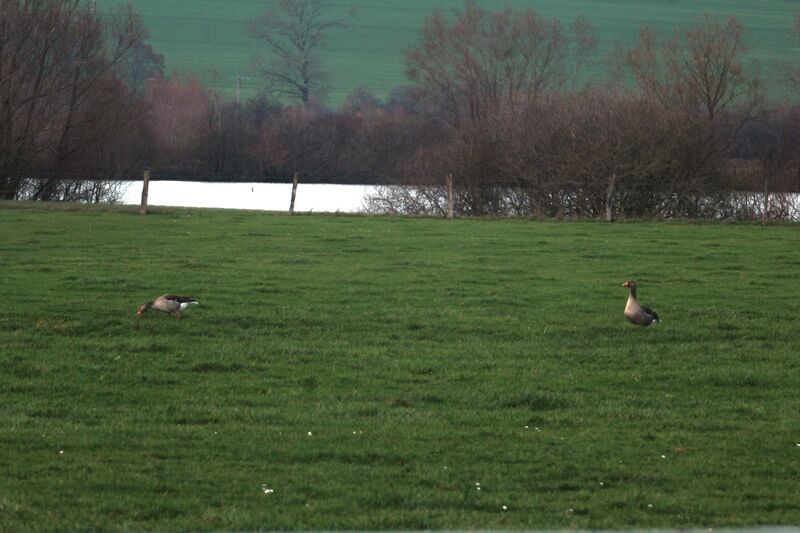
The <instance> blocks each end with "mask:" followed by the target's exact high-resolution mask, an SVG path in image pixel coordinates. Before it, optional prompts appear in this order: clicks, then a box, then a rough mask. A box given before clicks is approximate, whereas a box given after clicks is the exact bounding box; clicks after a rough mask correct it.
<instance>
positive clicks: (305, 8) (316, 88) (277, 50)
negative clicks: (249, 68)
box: [249, 0, 343, 103]
mask: <svg viewBox="0 0 800 533" xmlns="http://www.w3.org/2000/svg"><path fill="white" fill-rule="evenodd" d="M275 3H276V4H277V6H276V7H275V8H273V9H268V10H267V11H266V12H264V14H262V15H261V16H260V17H258V18H257V19H256V20H254V21H253V22H252V23H251V24H250V27H249V34H250V36H251V37H253V38H255V39H260V40H263V41H264V42H265V43H266V45H267V48H268V50H269V58H267V59H264V60H258V64H259V66H258V68H259V70H260V71H261V73H262V75H263V76H264V78H265V80H266V83H267V89H268V90H269V91H270V92H272V93H274V94H275V95H277V96H280V97H288V98H293V99H297V100H300V101H301V102H303V103H306V102H308V101H309V100H310V99H312V98H317V99H322V98H324V96H325V93H326V91H327V81H328V77H327V74H326V72H325V68H324V65H323V64H322V60H321V59H320V57H319V49H320V48H321V47H322V46H324V44H325V35H326V33H327V32H329V31H330V30H331V29H333V28H336V27H342V26H343V19H342V18H340V17H334V16H332V11H333V6H332V4H331V3H330V2H329V1H328V0H278V1H277V2H275Z"/></svg>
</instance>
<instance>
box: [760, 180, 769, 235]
mask: <svg viewBox="0 0 800 533" xmlns="http://www.w3.org/2000/svg"><path fill="white" fill-rule="evenodd" d="M761 209H762V210H761V223H762V224H766V223H767V222H769V174H767V173H764V205H763V207H762V208H761Z"/></svg>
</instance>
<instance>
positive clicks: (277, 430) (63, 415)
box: [0, 203, 800, 532]
mask: <svg viewBox="0 0 800 533" xmlns="http://www.w3.org/2000/svg"><path fill="white" fill-rule="evenodd" d="M0 268H2V274H3V279H2V283H0V301H2V302H3V305H2V306H0V394H1V395H2V403H0V450H2V453H0V531H9V532H10V531H74V530H82V531H89V530H91V531H118V530H158V531H176V530H198V531H209V530H232V531H245V530H255V529H270V530H289V529H388V528H392V529H409V528H437V529H439V528H447V529H459V528H631V527H648V528H649V527H666V526H670V527H687V526H702V527H719V526H724V525H729V526H740V525H754V524H795V525H797V524H800V500H799V499H798V492H797V480H798V479H800V425H798V412H800V395H799V394H798V390H800V359H798V352H799V351H800V337H798V318H797V317H798V316H800V289H799V288H798V283H797V280H798V269H799V268H800V233H799V232H798V228H797V227H796V226H775V227H760V226H755V225H724V224H690V223H681V222H675V223H616V224H605V223H598V222H586V223H583V222H580V223H578V222H563V223H556V222H537V221H528V220H455V221H444V220H438V219H413V218H388V217H359V216H324V215H313V216H305V215H302V216H295V217H288V216H285V215H279V214H268V213H253V212H244V211H216V210H192V209H157V210H155V212H154V213H153V214H152V215H151V216H147V217H141V216H138V215H136V214H135V213H134V211H133V209H132V208H125V207H122V208H119V207H117V208H87V207H69V206H66V207H46V206H40V205H38V206H31V205H30V204H28V205H25V204H8V203H5V204H0ZM626 279H636V280H638V281H639V282H640V283H641V285H642V288H641V289H640V299H641V300H643V302H644V303H646V304H651V305H652V306H653V307H654V308H655V309H656V310H657V311H658V312H659V314H660V315H661V317H662V319H663V321H664V323H663V324H662V325H661V326H659V327H650V328H646V329H645V328H639V327H635V326H632V325H630V324H628V323H627V322H626V321H625V320H624V318H623V316H622V308H623V306H624V303H625V299H626V297H627V292H626V290H625V289H624V288H622V287H620V284H621V283H622V282H623V281H625V280H626ZM164 292H175V293H178V294H185V295H188V296H193V297H195V298H197V299H198V300H199V301H200V305H199V306H197V307H195V308H193V309H192V310H191V311H190V312H188V313H187V314H186V316H185V317H184V318H183V319H181V320H175V319H173V318H171V317H168V316H166V315H161V314H146V315H145V316H144V318H143V319H141V320H140V321H137V320H136V319H135V311H136V307H137V306H138V305H139V304H141V303H143V302H145V301H146V300H148V299H151V298H153V297H155V296H157V295H159V294H161V293H164Z"/></svg>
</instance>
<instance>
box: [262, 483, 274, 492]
mask: <svg viewBox="0 0 800 533" xmlns="http://www.w3.org/2000/svg"><path fill="white" fill-rule="evenodd" d="M261 492H263V493H264V494H272V493H273V492H275V489H270V488H268V487H267V484H266V483H264V484H262V485H261Z"/></svg>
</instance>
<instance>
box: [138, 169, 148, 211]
mask: <svg viewBox="0 0 800 533" xmlns="http://www.w3.org/2000/svg"><path fill="white" fill-rule="evenodd" d="M149 188H150V169H149V168H148V169H146V170H145V171H144V175H143V176H142V203H141V204H140V205H139V214H140V215H146V214H147V193H148V189H149Z"/></svg>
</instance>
